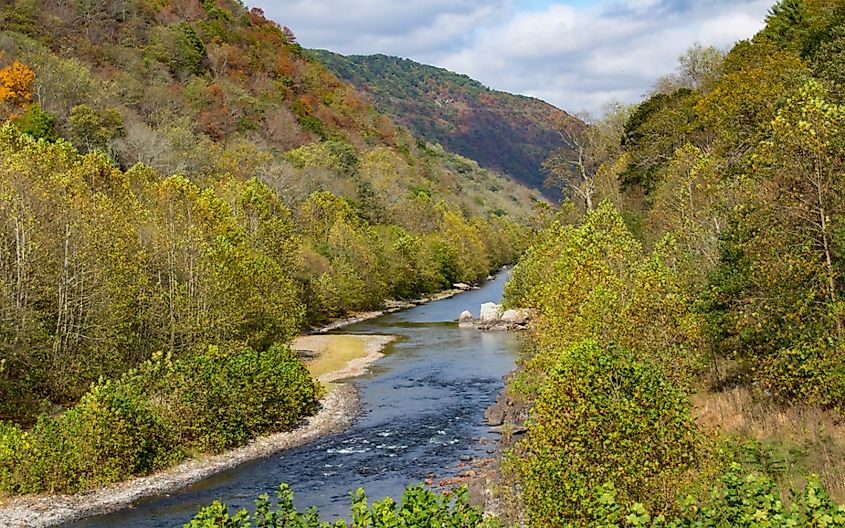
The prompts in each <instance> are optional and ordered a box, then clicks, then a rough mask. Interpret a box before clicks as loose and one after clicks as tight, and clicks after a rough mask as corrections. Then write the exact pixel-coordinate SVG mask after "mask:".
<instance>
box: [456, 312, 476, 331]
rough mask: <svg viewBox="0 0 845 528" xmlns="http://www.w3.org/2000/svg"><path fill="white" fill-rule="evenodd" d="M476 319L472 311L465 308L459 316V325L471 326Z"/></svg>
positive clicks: (463, 326)
mask: <svg viewBox="0 0 845 528" xmlns="http://www.w3.org/2000/svg"><path fill="white" fill-rule="evenodd" d="M474 322H475V321H473V319H472V312H470V311H469V310H464V312H463V313H462V314H461V316H460V317H458V326H460V327H461V328H467V327H471V326H472V325H473V323H474Z"/></svg>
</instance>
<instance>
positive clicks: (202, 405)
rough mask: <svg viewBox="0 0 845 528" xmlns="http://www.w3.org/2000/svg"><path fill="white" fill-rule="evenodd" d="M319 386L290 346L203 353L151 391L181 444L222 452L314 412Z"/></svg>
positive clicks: (180, 363) (182, 363)
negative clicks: (159, 402)
mask: <svg viewBox="0 0 845 528" xmlns="http://www.w3.org/2000/svg"><path fill="white" fill-rule="evenodd" d="M320 391H321V388H320V385H319V384H318V383H317V382H315V381H314V380H312V379H311V376H310V375H309V373H308V370H307V369H306V368H305V366H304V365H303V364H302V362H301V361H299V359H298V358H297V357H296V354H295V353H294V352H292V351H291V350H290V349H289V348H288V347H286V346H282V345H274V346H272V347H270V348H269V349H268V350H266V351H263V352H258V351H255V350H252V349H246V350H242V351H240V352H238V353H224V352H221V351H220V350H219V349H218V348H217V347H209V350H208V352H206V353H205V354H202V355H199V356H196V357H192V358H188V359H185V360H182V361H178V362H175V363H174V364H173V366H172V367H171V368H170V369H169V371H168V372H167V373H166V374H165V375H164V376H163V377H161V378H160V380H159V381H158V383H157V386H156V387H154V388H153V389H152V394H153V396H152V397H153V398H156V397H157V399H158V400H159V401H161V402H164V403H163V404H161V412H162V413H163V415H164V416H166V417H167V419H168V420H169V421H170V422H171V423H173V424H174V427H175V429H176V434H177V435H178V436H179V439H180V442H181V443H182V444H183V445H186V446H189V447H191V448H195V449H199V450H202V451H221V450H224V449H227V448H230V447H234V446H239V445H243V444H245V443H246V442H247V441H249V440H250V439H252V438H254V437H255V436H258V435H260V434H263V433H266V432H270V431H284V430H289V429H292V428H293V427H295V426H296V425H297V424H298V423H299V422H300V420H301V419H302V417H303V416H308V415H312V414H314V413H315V412H316V410H317V408H318V406H319V403H318V402H317V398H318V397H319V396H320Z"/></svg>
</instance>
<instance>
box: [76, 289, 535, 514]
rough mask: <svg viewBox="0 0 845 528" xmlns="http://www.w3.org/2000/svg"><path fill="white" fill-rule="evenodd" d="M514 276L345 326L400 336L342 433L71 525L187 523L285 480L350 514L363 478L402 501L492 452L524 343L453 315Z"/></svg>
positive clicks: (375, 495) (308, 501)
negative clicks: (498, 409)
mask: <svg viewBox="0 0 845 528" xmlns="http://www.w3.org/2000/svg"><path fill="white" fill-rule="evenodd" d="M506 280H507V273H501V274H499V275H498V276H497V277H496V279H495V280H492V281H489V282H487V283H486V284H485V285H484V286H482V287H481V288H480V289H478V290H473V291H470V292H467V293H463V294H460V295H457V296H455V297H452V298H450V299H444V300H441V301H435V302H432V303H429V304H425V305H421V306H417V307H415V308H411V309H409V310H405V311H402V312H396V313H393V314H387V315H384V316H382V317H379V318H378V319H373V320H370V321H366V322H363V323H359V324H356V325H353V326H349V327H347V328H345V329H343V332H345V333H355V334H392V335H398V336H400V340H399V341H398V342H395V343H393V344H391V345H389V346H388V348H387V349H386V350H385V352H386V356H385V357H384V358H382V359H381V360H379V361H378V362H376V363H375V364H374V365H373V366H372V367H371V369H370V373H369V374H367V375H366V376H362V377H359V378H355V379H354V380H352V381H351V383H353V384H354V385H355V387H356V388H357V389H358V392H359V395H360V398H361V404H362V413H361V415H360V416H359V417H358V419H357V420H356V421H355V423H354V424H353V425H352V426H351V427H349V428H348V429H347V430H346V431H344V432H343V433H339V434H335V435H332V436H328V437H325V438H322V439H320V440H317V441H315V442H312V443H310V444H308V445H305V446H302V447H299V448H296V449H291V450H288V451H283V452H281V453H278V454H276V455H274V456H271V457H269V458H265V459H261V460H256V461H253V462H248V463H246V464H243V465H241V466H238V467H236V468H233V469H231V470H229V471H226V472H224V473H220V474H218V475H215V476H213V477H211V478H209V479H207V480H204V481H201V482H199V483H197V484H195V485H193V486H190V487H188V488H186V489H184V490H182V491H179V492H176V493H173V494H170V495H166V496H159V497H153V498H150V499H145V500H142V501H139V502H138V503H137V504H135V505H134V507H133V508H131V509H128V510H124V511H120V512H117V513H113V514H109V515H103V516H99V517H93V518H90V519H87V520H85V521H82V522H78V523H74V524H70V525H67V526H73V527H86V528H90V527H113V526H132V527H133V528H153V527H178V526H182V524H184V523H185V522H187V521H189V520H190V519H191V518H192V517H193V515H194V514H195V513H196V512H197V510H199V509H200V508H201V507H202V506H204V505H207V504H210V503H211V502H212V501H214V500H215V499H220V500H223V501H224V502H226V503H227V504H229V505H230V506H232V507H235V508H241V507H251V506H252V501H253V499H254V498H255V497H257V496H258V495H260V494H261V493H265V492H268V493H270V494H271V496H272V491H273V490H274V489H275V488H276V487H277V486H278V485H279V483H281V482H287V483H288V484H290V486H291V488H292V489H293V491H294V494H295V496H296V498H295V501H296V504H297V506H298V507H299V508H300V509H304V508H306V507H310V506H316V507H317V508H318V509H319V510H320V512H321V514H322V516H323V518H324V519H325V520H333V519H337V518H349V505H350V499H349V494H350V492H352V491H354V490H356V489H357V488H358V487H359V486H360V487H363V488H364V489H365V490H366V492H367V495H368V496H369V497H370V499H371V500H372V499H380V498H383V497H385V496H391V497H393V498H395V499H397V500H398V499H399V498H400V497H401V494H402V490H403V489H404V487H405V486H406V485H409V484H417V483H420V482H422V481H424V480H425V479H426V478H428V477H429V476H430V475H433V476H434V479H435V482H436V481H437V480H439V479H442V478H446V477H450V476H454V475H455V474H457V473H459V472H460V471H461V470H460V469H459V468H458V467H457V466H458V465H459V464H460V461H461V459H464V460H465V459H466V457H481V456H489V455H486V449H487V448H488V446H485V445H482V444H481V442H479V439H480V438H481V437H483V436H485V435H487V436H489V435H490V433H489V429H488V428H487V427H486V426H485V425H484V423H483V414H484V410H485V409H486V408H487V407H488V406H490V405H491V404H492V403H493V402H494V401H495V398H496V396H497V394H498V393H499V391H500V390H501V389H502V386H503V376H505V375H506V374H507V373H508V372H510V371H511V370H512V369H513V367H514V360H515V357H516V353H517V350H518V348H519V336H518V335H515V334H513V333H509V332H480V331H477V330H474V329H460V328H458V326H457V324H456V323H455V322H454V321H455V320H456V319H457V317H458V315H459V314H460V313H461V312H462V311H464V310H470V311H472V312H473V314H475V315H478V309H479V305H480V304H481V303H484V302H498V301H499V300H500V299H501V297H502V288H503V286H504V283H505V281H506Z"/></svg>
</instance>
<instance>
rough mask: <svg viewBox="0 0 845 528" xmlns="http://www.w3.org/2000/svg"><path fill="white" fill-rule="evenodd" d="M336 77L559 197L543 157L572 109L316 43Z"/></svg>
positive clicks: (407, 120) (435, 137) (420, 130)
mask: <svg viewBox="0 0 845 528" xmlns="http://www.w3.org/2000/svg"><path fill="white" fill-rule="evenodd" d="M309 53H311V54H313V55H314V56H316V57H317V59H319V60H320V61H321V62H322V63H323V64H325V65H326V67H328V68H329V69H331V70H332V71H333V72H334V73H335V74H336V75H337V76H338V77H340V78H341V79H344V80H347V81H349V82H350V83H352V85H353V86H355V87H356V88H358V89H359V90H361V91H362V92H363V93H365V94H367V95H368V96H369V97H370V98H372V100H373V103H374V104H375V105H376V107H377V108H378V109H379V110H381V111H382V112H384V113H386V114H387V115H390V116H391V117H393V119H395V120H396V122H398V123H400V124H402V125H404V126H406V127H407V128H408V129H409V130H411V131H412V132H413V133H415V134H416V135H418V136H419V137H422V138H424V139H427V140H429V141H432V142H435V143H438V144H440V145H443V146H444V147H445V148H446V149H448V150H450V151H452V152H456V153H458V154H461V155H463V156H466V157H468V158H471V159H473V160H475V161H477V162H478V163H480V164H481V165H482V166H483V167H487V168H489V169H494V170H499V171H502V172H504V173H506V174H509V175H511V176H513V177H514V178H515V179H516V180H518V181H520V182H522V183H523V184H525V185H528V186H529V187H533V188H535V189H540V190H542V191H543V192H544V193H545V194H547V195H548V196H549V197H552V198H559V197H560V195H559V194H557V191H558V189H556V188H554V187H550V186H547V185H546V184H545V183H546V174H545V172H544V170H543V162H544V161H545V160H546V157H547V156H548V154H549V152H551V151H552V150H555V149H557V148H560V147H561V146H562V144H563V143H562V141H561V137H560V135H559V127H560V125H561V123H562V122H565V121H566V120H567V119H568V118H570V117H571V116H569V115H568V114H566V113H565V112H564V111H562V110H559V109H557V108H555V107H554V106H552V105H550V104H548V103H546V102H544V101H541V100H539V99H534V98H531V97H525V96H521V95H513V94H509V93H505V92H500V91H496V90H491V89H489V88H487V87H485V86H484V85H482V84H481V83H480V82H478V81H475V80H473V79H470V78H469V77H467V76H466V75H460V74H457V73H453V72H450V71H449V70H445V69H443V68H436V67H434V66H427V65H425V64H419V63H417V62H414V61H412V60H408V59H401V58H398V57H387V56H385V55H351V56H348V57H347V56H343V55H338V54H336V53H331V52H329V51H324V50H311V51H309Z"/></svg>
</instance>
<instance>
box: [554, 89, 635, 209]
mask: <svg viewBox="0 0 845 528" xmlns="http://www.w3.org/2000/svg"><path fill="white" fill-rule="evenodd" d="M628 114H629V109H628V108H627V107H625V106H623V105H621V104H619V103H611V104H609V105H608V106H606V107H605V109H604V117H602V118H601V119H599V120H596V121H594V120H593V119H592V118H591V117H590V115H589V114H581V115H579V116H574V115H567V116H565V117H564V118H563V119H562V120H561V121H560V122H559V123H558V125H557V132H558V134H560V138H561V140H562V142H563V147H561V148H560V149H558V150H556V151H555V152H553V153H552V154H551V156H549V158H548V159H547V160H546V162H545V163H544V164H543V168H544V169H545V171H546V172H547V173H548V178H547V179H546V185H549V186H552V187H558V188H560V189H561V191H562V192H563V195H564V196H565V197H567V198H570V199H573V201H578V202H580V203H582V204H583V206H584V207H585V208H586V210H587V211H592V210H593V209H594V208H595V205H596V204H595V198H596V193H597V190H598V186H597V179H596V177H597V176H598V174H599V171H600V170H601V169H602V166H604V165H605V164H607V163H613V162H614V161H616V159H618V157H619V156H620V155H621V153H622V149H621V140H622V134H623V127H624V125H625V121H626V119H627V117H628Z"/></svg>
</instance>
